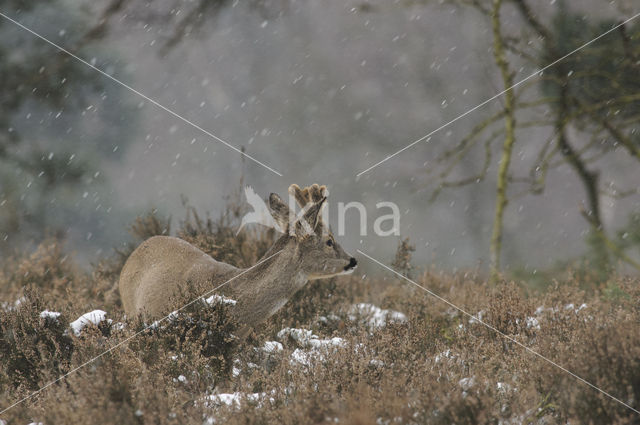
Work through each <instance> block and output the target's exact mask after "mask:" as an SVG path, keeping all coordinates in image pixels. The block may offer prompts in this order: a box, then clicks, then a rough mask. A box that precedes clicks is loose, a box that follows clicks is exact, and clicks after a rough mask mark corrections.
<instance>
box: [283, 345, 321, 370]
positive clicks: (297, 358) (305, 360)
mask: <svg viewBox="0 0 640 425" xmlns="http://www.w3.org/2000/svg"><path fill="white" fill-rule="evenodd" d="M314 360H319V361H322V360H324V356H323V355H322V354H321V353H319V352H317V351H312V350H309V351H305V350H301V349H300V348H296V349H295V350H294V352H293V353H291V361H292V362H295V363H299V364H301V365H304V366H311V362H312V361H314Z"/></svg>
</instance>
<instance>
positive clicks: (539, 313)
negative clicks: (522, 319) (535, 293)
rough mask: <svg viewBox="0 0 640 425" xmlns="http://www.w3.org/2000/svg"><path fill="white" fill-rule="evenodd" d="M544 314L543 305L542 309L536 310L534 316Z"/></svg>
mask: <svg viewBox="0 0 640 425" xmlns="http://www.w3.org/2000/svg"><path fill="white" fill-rule="evenodd" d="M542 313H544V306H543V305H541V306H540V307H538V308H536V311H535V313H534V314H535V315H536V316H540V315H541V314H542Z"/></svg>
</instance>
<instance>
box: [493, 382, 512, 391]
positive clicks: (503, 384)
mask: <svg viewBox="0 0 640 425" xmlns="http://www.w3.org/2000/svg"><path fill="white" fill-rule="evenodd" d="M496 388H497V389H498V391H503V392H510V391H511V389H512V387H511V385H509V384H507V383H506V382H498V383H496Z"/></svg>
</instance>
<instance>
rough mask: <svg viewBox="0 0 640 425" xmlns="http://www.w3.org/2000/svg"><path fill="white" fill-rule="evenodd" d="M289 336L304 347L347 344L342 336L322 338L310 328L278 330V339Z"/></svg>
mask: <svg viewBox="0 0 640 425" xmlns="http://www.w3.org/2000/svg"><path fill="white" fill-rule="evenodd" d="M288 337H290V338H292V339H293V340H294V341H295V342H297V343H298V345H300V346H302V347H304V348H325V347H331V346H334V347H342V346H344V345H345V342H344V340H343V339H342V338H338V337H334V338H331V339H320V338H319V337H318V335H315V334H314V333H313V332H311V331H310V330H308V329H298V328H284V329H282V330H280V332H278V339H280V340H281V341H282V340H284V339H286V338H288ZM265 346H266V343H265Z"/></svg>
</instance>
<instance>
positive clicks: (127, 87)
mask: <svg viewBox="0 0 640 425" xmlns="http://www.w3.org/2000/svg"><path fill="white" fill-rule="evenodd" d="M0 16H1V17H3V18H5V19H6V20H8V21H10V22H13V23H14V24H16V25H17V26H19V27H20V28H22V29H23V30H25V31H27V32H29V33H31V34H33V35H35V36H36V37H38V38H39V39H41V40H43V41H45V42H46V43H48V44H50V45H52V46H53V47H55V48H56V49H58V50H60V51H61V52H63V53H65V54H67V55H69V56H71V57H72V58H74V59H75V60H77V61H78V62H81V63H83V64H84V65H86V66H88V67H89V68H91V69H93V70H94V71H97V72H99V73H100V74H102V75H103V76H105V77H107V78H108V79H110V80H111V81H113V82H115V83H117V84H119V85H121V86H122V87H124V88H126V89H127V90H129V91H131V92H133V93H135V94H137V95H138V96H140V97H142V98H143V99H145V100H146V101H148V102H150V103H152V104H154V105H155V106H157V107H158V108H160V109H162V110H163V111H165V112H168V113H169V114H171V115H173V116H174V117H176V118H178V119H179V120H181V121H183V122H185V123H186V124H188V125H190V126H191V127H193V128H195V129H196V130H198V131H200V132H201V133H204V134H206V135H207V136H209V137H211V138H212V139H214V140H216V141H218V142H220V143H222V144H223V145H225V146H226V147H228V148H230V149H233V150H234V151H236V152H238V153H239V154H240V155H242V156H244V157H246V158H249V159H250V160H251V161H253V162H255V163H256V164H259V165H262V166H263V167H264V168H266V169H267V170H269V171H271V172H272V173H275V174H277V175H279V176H280V177H282V173H280V172H279V171H278V170H276V169H274V168H271V167H269V166H268V165H266V164H264V163H262V162H260V161H259V160H257V159H255V158H254V157H252V156H251V155H249V154H247V153H245V152H243V151H242V150H240V149H238V148H236V147H235V146H233V145H231V144H229V143H228V142H226V141H224V140H223V139H221V138H220V137H218V136H216V135H215V134H213V133H211V132H210V131H208V130H205V129H204V128H202V127H200V126H199V125H198V124H195V123H193V122H192V121H189V120H188V119H186V118H184V117H183V116H182V115H180V114H178V113H177V112H174V111H173V110H171V109H169V108H167V107H166V106H163V105H162V104H160V103H158V102H157V101H155V100H153V99H152V98H150V97H149V96H147V95H145V94H144V93H141V92H139V91H138V90H136V89H134V88H133V87H131V86H129V85H128V84H126V83H123V82H122V81H120V80H118V79H117V78H115V77H113V76H111V75H109V74H108V73H106V72H104V71H103V70H101V69H100V68H98V67H96V66H94V65H92V64H90V63H89V62H87V61H86V60H84V59H82V58H81V57H79V56H77V55H75V54H73V53H71V52H70V51H68V50H67V49H65V48H64V47H62V46H60V45H58V44H56V43H54V42H53V41H51V40H49V39H47V38H46V37H44V36H42V35H40V34H38V33H37V32H35V31H33V30H31V29H29V28H27V27H25V26H24V25H22V24H21V23H20V22H18V21H16V20H14V19H11V18H10V17H9V16H7V15H5V14H4V13H2V12H0Z"/></svg>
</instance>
